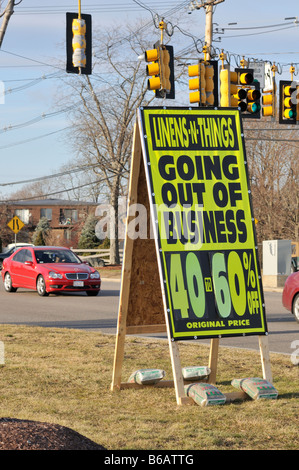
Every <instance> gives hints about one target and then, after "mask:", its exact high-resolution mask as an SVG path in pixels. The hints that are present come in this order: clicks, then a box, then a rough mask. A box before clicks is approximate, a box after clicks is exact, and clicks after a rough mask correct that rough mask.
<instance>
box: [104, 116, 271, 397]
mask: <svg viewBox="0 0 299 470" xmlns="http://www.w3.org/2000/svg"><path fill="white" fill-rule="evenodd" d="M141 138H143V136H142V129H141V122H140V120H139V121H138V119H137V121H136V123H135V128H134V137H133V148H132V160H131V171H130V182H129V194H128V213H127V223H126V237H125V247H124V258H123V267H122V277H121V290H120V301H119V311H118V322H117V333H116V343H115V353H114V363H113V376H112V383H111V390H112V391H116V390H121V389H128V388H136V389H137V388H142V387H143V386H142V385H139V384H136V383H129V382H122V366H123V360H124V349H125V339H126V335H138V334H155V333H163V332H167V338H168V344H169V350H170V359H171V364H172V371H173V380H161V381H159V382H158V383H156V384H154V385H152V386H153V387H157V388H159V387H174V388H175V394H176V401H177V404H178V405H183V404H192V403H194V401H193V400H192V399H191V398H189V397H187V396H186V394H185V390H184V379H183V375H182V368H181V361H180V354H179V346H178V342H177V341H174V340H173V338H172V333H171V326H170V322H169V316H168V314H167V302H166V295H165V289H163V280H162V276H161V266H159V262H160V259H159V254H158V249H157V245H156V243H155V242H156V240H155V239H154V237H153V236H152V235H153V234H151V233H150V231H151V226H152V224H151V222H153V221H151V220H150V218H151V217H152V216H151V210H150V200H149V189H148V188H149V186H148V181H147V175H146V171H145V164H146V163H145V158H142V154H143V149H142V142H141ZM135 204H142V205H143V206H144V207H145V208H146V213H147V228H146V229H147V233H144V234H143V235H142V236H140V234H139V236H137V237H136V236H134V230H133V232H132V233H131V229H130V223H131V222H132V221H133V219H134V218H135V210H136V206H135ZM130 208H133V211H131V212H132V214H131V213H130ZM258 337H259V348H260V354H261V362H262V372H263V378H264V379H266V380H268V381H269V382H272V374H271V365H270V357H269V349H268V337H267V335H265V336H264V335H259V336H258ZM218 349H219V338H217V337H216V338H215V337H214V338H211V344H210V354H209V364H208V366H209V368H210V369H211V373H210V375H209V377H208V379H207V382H208V383H211V384H215V383H216V373H217V362H218ZM225 395H226V399H227V402H229V401H234V400H240V399H242V400H245V399H247V398H248V395H246V394H245V393H244V392H239V391H236V392H232V393H226V394H225Z"/></svg>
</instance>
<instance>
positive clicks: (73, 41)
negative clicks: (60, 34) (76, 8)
mask: <svg viewBox="0 0 299 470" xmlns="http://www.w3.org/2000/svg"><path fill="white" fill-rule="evenodd" d="M66 57H67V62H66V71H67V72H68V73H80V74H84V75H90V74H91V68H92V59H91V58H92V52H91V15H85V14H82V15H81V17H80V18H78V13H67V14H66Z"/></svg>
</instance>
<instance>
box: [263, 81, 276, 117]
mask: <svg viewBox="0 0 299 470" xmlns="http://www.w3.org/2000/svg"><path fill="white" fill-rule="evenodd" d="M262 105H263V106H262V114H263V116H272V117H275V111H276V83H275V80H274V78H273V85H272V88H271V89H269V90H263V95H262Z"/></svg>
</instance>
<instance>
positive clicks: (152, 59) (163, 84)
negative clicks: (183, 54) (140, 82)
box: [145, 43, 175, 99]
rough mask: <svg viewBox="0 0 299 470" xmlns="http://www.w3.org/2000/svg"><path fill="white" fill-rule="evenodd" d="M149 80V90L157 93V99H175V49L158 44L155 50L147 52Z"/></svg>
mask: <svg viewBox="0 0 299 470" xmlns="http://www.w3.org/2000/svg"><path fill="white" fill-rule="evenodd" d="M145 60H146V62H148V65H147V66H146V72H147V75H148V76H149V77H151V78H149V79H148V82H147V88H148V89H149V90H153V91H154V92H155V95H156V98H167V99H174V98H175V90H174V59H173V47H172V46H164V45H159V44H158V43H156V44H155V45H154V49H150V50H148V51H145Z"/></svg>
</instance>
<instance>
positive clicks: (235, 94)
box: [220, 68, 247, 111]
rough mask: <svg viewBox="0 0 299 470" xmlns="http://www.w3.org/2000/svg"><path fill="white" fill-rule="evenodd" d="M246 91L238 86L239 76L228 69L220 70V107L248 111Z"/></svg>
mask: <svg viewBox="0 0 299 470" xmlns="http://www.w3.org/2000/svg"><path fill="white" fill-rule="evenodd" d="M244 98H246V91H245V90H243V89H242V88H240V86H238V74H237V73H236V72H234V71H231V70H229V69H228V68H223V69H221V70H220V106H221V107H229V108H230V107H233V108H238V107H239V108H240V109H241V111H245V110H246V107H247V106H246V103H245V102H243V101H242V100H243V99H244Z"/></svg>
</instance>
